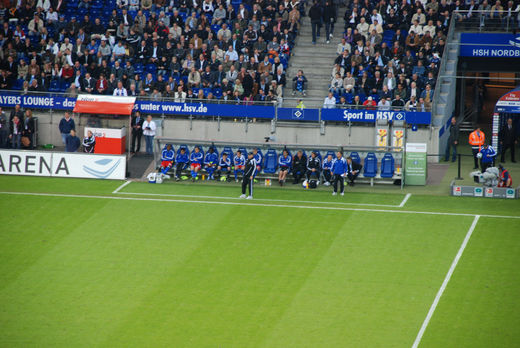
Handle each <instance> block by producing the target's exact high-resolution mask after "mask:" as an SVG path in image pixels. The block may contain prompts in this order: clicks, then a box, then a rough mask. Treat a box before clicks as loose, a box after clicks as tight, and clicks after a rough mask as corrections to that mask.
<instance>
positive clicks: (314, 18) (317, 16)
mask: <svg viewBox="0 0 520 348" xmlns="http://www.w3.org/2000/svg"><path fill="white" fill-rule="evenodd" d="M309 17H310V19H311V22H319V21H320V20H321V8H320V7H319V6H318V5H314V6H312V7H311V9H310V10H309Z"/></svg>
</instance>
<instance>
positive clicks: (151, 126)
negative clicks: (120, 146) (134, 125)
mask: <svg viewBox="0 0 520 348" xmlns="http://www.w3.org/2000/svg"><path fill="white" fill-rule="evenodd" d="M156 128H157V127H156V125H155V122H154V121H152V115H148V116H147V117H146V121H144V122H143V135H144V139H145V140H146V153H147V154H149V155H153V138H154V137H155V130H156Z"/></svg>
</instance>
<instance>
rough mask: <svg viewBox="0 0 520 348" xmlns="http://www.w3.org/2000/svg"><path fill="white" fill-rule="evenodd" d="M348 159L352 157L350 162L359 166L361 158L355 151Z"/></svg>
mask: <svg viewBox="0 0 520 348" xmlns="http://www.w3.org/2000/svg"><path fill="white" fill-rule="evenodd" d="M350 157H352V161H353V162H356V163H359V164H361V157H359V154H358V153H357V152H356V151H352V152H351V153H350Z"/></svg>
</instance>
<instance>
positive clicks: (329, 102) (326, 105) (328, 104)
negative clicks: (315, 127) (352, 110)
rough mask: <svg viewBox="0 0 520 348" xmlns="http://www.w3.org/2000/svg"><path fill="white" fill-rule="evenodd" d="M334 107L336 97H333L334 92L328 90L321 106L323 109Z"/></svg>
mask: <svg viewBox="0 0 520 348" xmlns="http://www.w3.org/2000/svg"><path fill="white" fill-rule="evenodd" d="M335 107H336V98H335V97H334V94H332V93H330V92H329V95H328V96H327V97H326V98H325V100H324V101H323V108H324V109H334V108H335Z"/></svg>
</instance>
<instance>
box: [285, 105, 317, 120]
mask: <svg viewBox="0 0 520 348" xmlns="http://www.w3.org/2000/svg"><path fill="white" fill-rule="evenodd" d="M278 119H279V120H291V121H315V122H318V121H319V120H320V112H319V109H300V108H278Z"/></svg>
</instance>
